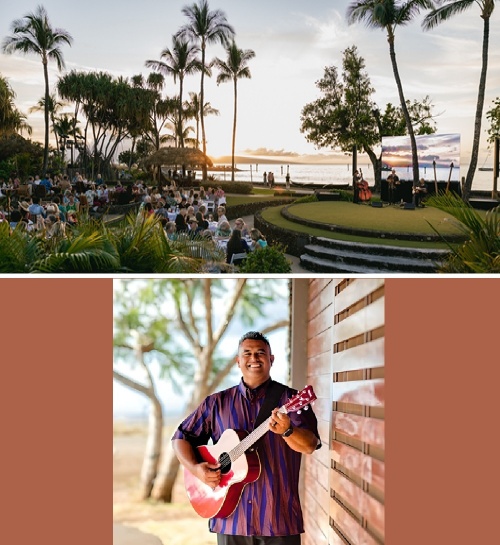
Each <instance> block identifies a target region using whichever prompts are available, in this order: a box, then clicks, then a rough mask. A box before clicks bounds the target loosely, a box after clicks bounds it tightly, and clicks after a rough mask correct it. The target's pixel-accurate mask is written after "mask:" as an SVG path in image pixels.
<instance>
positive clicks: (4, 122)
mask: <svg viewBox="0 0 500 545" xmlns="http://www.w3.org/2000/svg"><path fill="white" fill-rule="evenodd" d="M15 98H16V93H15V92H14V90H13V89H12V87H11V86H10V84H9V82H8V81H7V79H6V78H4V77H3V76H0V135H3V134H11V133H18V132H22V131H26V132H27V133H28V134H31V127H30V125H28V124H27V123H26V116H25V115H24V114H23V113H21V112H20V111H19V110H18V109H17V108H16V105H15V104H14V99H15Z"/></svg>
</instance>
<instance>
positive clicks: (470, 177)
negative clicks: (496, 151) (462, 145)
mask: <svg viewBox="0 0 500 545" xmlns="http://www.w3.org/2000/svg"><path fill="white" fill-rule="evenodd" d="M489 36H490V18H489V16H484V29H483V59H482V66H481V76H480V78H479V91H478V95H477V106H476V120H475V122H474V139H473V141H472V152H471V157H470V163H469V170H468V171H467V176H466V178H465V184H464V187H463V193H462V199H463V200H464V201H465V202H468V201H469V198H470V193H471V191H472V182H473V181H474V175H475V173H476V167H477V158H478V154H479V141H480V139H481V118H482V116H483V106H484V94H485V90H486V72H487V70H488V42H489Z"/></svg>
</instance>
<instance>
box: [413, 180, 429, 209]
mask: <svg viewBox="0 0 500 545" xmlns="http://www.w3.org/2000/svg"><path fill="white" fill-rule="evenodd" d="M426 196H427V184H426V183H425V179H424V178H420V180H419V182H418V185H416V186H415V187H414V188H413V202H414V204H415V206H421V207H424V206H425V205H424V204H423V202H422V201H423V200H424V199H425V197H426Z"/></svg>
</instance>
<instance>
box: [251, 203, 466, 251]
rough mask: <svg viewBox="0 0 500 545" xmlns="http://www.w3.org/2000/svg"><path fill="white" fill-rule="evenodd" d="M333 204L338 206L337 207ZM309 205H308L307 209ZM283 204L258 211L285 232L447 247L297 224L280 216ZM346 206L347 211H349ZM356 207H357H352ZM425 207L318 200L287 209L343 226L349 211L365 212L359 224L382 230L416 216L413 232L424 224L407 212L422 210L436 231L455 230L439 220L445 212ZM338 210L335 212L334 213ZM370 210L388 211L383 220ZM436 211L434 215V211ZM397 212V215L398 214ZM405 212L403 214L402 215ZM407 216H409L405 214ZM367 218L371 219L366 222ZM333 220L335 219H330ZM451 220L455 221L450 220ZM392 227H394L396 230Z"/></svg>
mask: <svg viewBox="0 0 500 545" xmlns="http://www.w3.org/2000/svg"><path fill="white" fill-rule="evenodd" d="M333 204H334V205H336V206H335V216H334V217H332V205H333ZM337 205H341V206H339V207H338V210H337ZM302 207H307V208H306V209H303V208H302ZM311 207H312V208H311ZM282 208H283V206H276V207H272V208H268V209H266V210H265V211H264V212H263V213H262V217H263V218H264V219H265V220H266V221H268V222H270V223H272V224H274V225H277V226H279V227H282V228H284V229H288V230H289V231H295V232H298V233H307V234H309V235H312V236H317V237H325V238H331V239H337V240H345V241H350V242H365V243H371V244H387V245H389V246H400V247H401V246H402V247H410V248H422V247H425V248H442V249H447V248H448V246H447V245H446V243H444V242H419V241H413V240H395V239H381V238H379V237H363V236H358V235H349V234H345V233H339V232H332V231H327V230H324V229H320V228H315V227H308V226H307V225H301V224H299V223H294V222H291V221H289V220H287V219H285V218H284V217H283V216H282V215H281V213H280V212H281V209H282ZM349 208H350V211H349ZM353 208H355V209H360V210H355V211H354V210H353ZM429 210H430V209H429V208H424V209H423V210H400V209H394V210H388V209H387V208H382V209H380V208H371V207H368V206H362V205H354V204H352V203H344V202H319V203H304V204H300V205H296V206H293V207H291V211H292V212H293V213H294V214H295V215H296V216H299V212H300V215H301V217H308V218H314V220H315V221H323V222H324V223H330V222H331V223H336V224H339V225H340V224H341V223H340V220H341V219H343V221H344V222H345V223H344V225H349V221H347V219H348V218H349V217H350V221H351V224H352V216H351V214H352V213H353V212H355V213H363V214H364V213H366V217H364V218H362V223H364V224H365V225H366V226H369V227H368V228H371V229H374V228H380V229H383V230H390V227H391V226H392V228H393V230H395V231H397V230H400V229H402V227H403V225H407V224H408V223H410V218H411V221H413V222H415V220H416V219H419V220H420V221H417V222H415V225H417V226H419V228H418V229H416V228H415V226H414V227H413V229H414V230H413V231H410V232H415V233H420V232H422V231H421V229H424V226H427V227H428V225H427V224H426V222H425V221H424V219H423V217H422V218H416V216H411V214H414V213H416V214H418V213H419V212H424V211H425V212H426V214H425V217H426V218H429V217H432V218H433V220H432V221H433V224H434V222H436V223H439V222H441V223H440V225H436V228H437V229H438V230H439V232H441V233H443V234H444V230H445V229H446V232H447V233H450V232H453V233H454V234H456V233H457V230H456V227H452V221H451V220H450V219H448V220H447V221H443V220H444V219H445V217H446V216H447V217H448V218H451V216H448V214H444V213H443V212H440V211H438V210H436V209H434V210H433V212H432V213H431V214H427V212H428V211H429ZM337 211H338V213H337ZM374 212H379V213H380V212H381V213H384V212H389V214H390V215H389V214H388V215H387V216H388V217H387V218H386V221H384V222H383V218H380V217H379V218H376V219H375V215H374V214H373V213H374ZM434 213H438V214H439V215H438V214H434ZM398 215H399V216H398ZM405 215H407V216H406V217H405ZM408 215H409V216H408ZM370 218H371V222H370ZM394 218H398V221H397V222H396V221H395V219H394ZM334 219H335V221H334ZM453 221H455V220H453ZM396 226H398V228H397V229H396ZM425 232H429V233H430V232H433V231H432V229H430V227H428V231H425Z"/></svg>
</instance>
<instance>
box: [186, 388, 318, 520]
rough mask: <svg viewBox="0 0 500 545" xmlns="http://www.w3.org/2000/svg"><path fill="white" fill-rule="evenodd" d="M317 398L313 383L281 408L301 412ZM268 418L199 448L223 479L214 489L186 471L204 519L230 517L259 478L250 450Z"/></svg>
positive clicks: (200, 455)
mask: <svg viewBox="0 0 500 545" xmlns="http://www.w3.org/2000/svg"><path fill="white" fill-rule="evenodd" d="M315 399H316V395H315V394H314V391H313V388H312V386H306V387H305V388H304V389H303V390H301V391H300V392H298V393H297V394H296V395H294V396H293V397H292V398H291V399H290V400H289V401H288V402H287V403H285V405H283V407H281V408H280V409H279V411H280V412H281V413H283V414H286V413H289V412H294V411H297V412H300V410H301V409H302V408H305V409H308V408H309V407H308V405H309V404H310V403H312V402H313V401H314V400H315ZM270 418H271V417H269V418H268V419H267V420H265V421H264V422H262V424H261V425H260V426H258V427H257V428H255V429H254V430H253V432H252V433H250V434H248V432H246V431H243V430H231V429H228V430H226V431H225V432H224V433H223V434H222V435H221V436H220V439H219V440H218V441H217V443H216V444H215V445H211V446H201V447H198V448H197V449H196V453H197V455H198V458H199V459H200V461H204V462H208V463H210V464H219V465H220V468H221V475H222V476H221V480H220V482H219V484H218V486H216V487H215V489H213V488H211V487H210V486H208V485H207V484H205V483H204V482H202V481H200V479H198V477H195V476H194V475H193V474H192V473H191V472H190V471H188V470H185V471H184V485H185V487H186V492H187V495H188V498H189V501H190V502H191V505H192V506H193V508H194V510H195V511H196V512H197V513H198V515H200V516H202V517H204V518H214V517H215V518H225V517H228V516H229V515H230V514H231V513H232V512H233V511H234V510H235V509H236V506H237V505H238V502H239V501H240V498H241V493H242V492H243V488H244V487H245V486H246V485H247V484H248V483H251V482H254V481H256V480H257V479H258V478H259V475H260V460H259V455H258V454H257V451H255V450H250V447H251V446H252V445H253V444H254V443H256V442H257V441H258V440H259V439H260V438H261V437H262V436H263V435H264V434H265V433H266V432H267V431H268V430H269V420H270Z"/></svg>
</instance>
